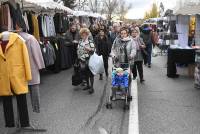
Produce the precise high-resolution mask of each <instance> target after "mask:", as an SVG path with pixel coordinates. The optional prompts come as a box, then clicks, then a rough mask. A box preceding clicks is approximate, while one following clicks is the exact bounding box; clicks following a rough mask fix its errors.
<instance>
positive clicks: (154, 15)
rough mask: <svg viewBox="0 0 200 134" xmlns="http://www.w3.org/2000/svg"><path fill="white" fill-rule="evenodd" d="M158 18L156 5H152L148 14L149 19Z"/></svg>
mask: <svg viewBox="0 0 200 134" xmlns="http://www.w3.org/2000/svg"><path fill="white" fill-rule="evenodd" d="M158 16H159V12H158V7H157V5H156V3H153V5H152V9H151V12H150V17H151V18H157V17H158Z"/></svg>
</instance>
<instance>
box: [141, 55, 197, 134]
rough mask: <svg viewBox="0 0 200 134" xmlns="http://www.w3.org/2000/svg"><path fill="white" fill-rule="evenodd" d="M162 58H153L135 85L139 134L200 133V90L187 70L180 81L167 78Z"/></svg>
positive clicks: (179, 70) (164, 62) (183, 71)
mask: <svg viewBox="0 0 200 134" xmlns="http://www.w3.org/2000/svg"><path fill="white" fill-rule="evenodd" d="M166 58H167V57H166V56H162V57H160V56H158V57H155V58H153V64H152V68H151V69H149V68H146V67H145V69H144V70H145V71H144V77H145V80H146V81H145V84H143V85H141V84H138V98H139V122H140V124H139V125H140V134H200V125H199V124H200V118H199V117H200V90H197V89H195V88H194V79H193V78H189V77H188V76H187V68H184V69H181V68H179V69H178V73H179V74H180V75H181V76H180V78H177V79H171V78H167V76H166V74H167V72H166V71H167V68H165V66H166Z"/></svg>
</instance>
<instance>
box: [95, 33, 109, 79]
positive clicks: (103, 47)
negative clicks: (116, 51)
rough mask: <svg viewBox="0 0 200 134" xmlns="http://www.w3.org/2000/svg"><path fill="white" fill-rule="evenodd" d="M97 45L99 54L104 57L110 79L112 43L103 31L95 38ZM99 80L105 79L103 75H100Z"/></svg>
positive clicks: (106, 71)
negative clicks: (109, 63) (109, 67)
mask: <svg viewBox="0 0 200 134" xmlns="http://www.w3.org/2000/svg"><path fill="white" fill-rule="evenodd" d="M95 45H96V52H97V54H98V55H102V56H103V61H104V68H105V73H106V76H107V77H108V58H109V55H110V52H111V42H110V40H109V39H108V37H107V36H106V33H105V31H104V30H103V29H101V30H100V31H99V34H98V35H97V37H96V38H95ZM99 79H100V80H102V79H103V74H100V78H99Z"/></svg>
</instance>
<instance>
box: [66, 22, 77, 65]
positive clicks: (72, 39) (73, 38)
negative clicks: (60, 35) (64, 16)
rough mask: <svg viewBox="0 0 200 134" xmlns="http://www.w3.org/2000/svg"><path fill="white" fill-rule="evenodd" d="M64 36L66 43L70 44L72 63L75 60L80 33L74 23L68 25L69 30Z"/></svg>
mask: <svg viewBox="0 0 200 134" xmlns="http://www.w3.org/2000/svg"><path fill="white" fill-rule="evenodd" d="M65 37H66V41H67V42H68V44H70V45H71V46H72V62H73V64H74V63H75V61H76V60H77V46H78V42H79V40H80V35H79V32H78V30H77V27H76V25H74V24H73V25H72V26H71V27H70V29H69V31H67V33H66V34H65Z"/></svg>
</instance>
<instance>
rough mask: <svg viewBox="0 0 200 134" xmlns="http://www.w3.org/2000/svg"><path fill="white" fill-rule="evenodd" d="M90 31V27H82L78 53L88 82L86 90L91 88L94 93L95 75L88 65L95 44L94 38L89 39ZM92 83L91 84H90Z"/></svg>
mask: <svg viewBox="0 0 200 134" xmlns="http://www.w3.org/2000/svg"><path fill="white" fill-rule="evenodd" d="M89 34H90V31H89V29H88V28H81V29H80V36H81V40H80V42H79V44H78V48H77V54H78V59H79V62H80V65H81V73H82V76H83V79H85V80H86V82H87V87H86V88H84V90H87V89H89V94H92V93H94V88H93V84H94V75H93V74H92V72H91V71H90V69H89V67H88V62H89V58H90V55H92V54H93V53H94V50H95V46H94V43H93V41H92V40H90V39H88V38H89ZM89 83H90V84H89Z"/></svg>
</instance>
